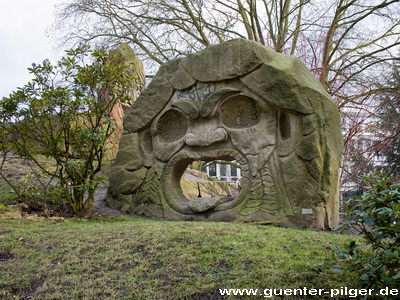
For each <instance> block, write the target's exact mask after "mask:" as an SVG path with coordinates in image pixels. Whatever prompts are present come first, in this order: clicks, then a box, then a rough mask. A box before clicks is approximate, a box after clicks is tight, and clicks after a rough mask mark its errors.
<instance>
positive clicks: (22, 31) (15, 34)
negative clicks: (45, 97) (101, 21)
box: [0, 0, 63, 98]
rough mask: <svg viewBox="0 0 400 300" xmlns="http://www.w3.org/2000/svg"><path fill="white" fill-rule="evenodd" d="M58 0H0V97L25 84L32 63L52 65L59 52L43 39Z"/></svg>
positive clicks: (48, 41)
mask: <svg viewBox="0 0 400 300" xmlns="http://www.w3.org/2000/svg"><path fill="white" fill-rule="evenodd" d="M60 2H63V1H62V0H0V4H1V5H0V98H2V97H4V96H8V95H9V94H10V93H11V92H12V91H14V90H16V88H17V87H21V86H23V85H25V84H26V83H28V81H29V80H30V79H31V76H30V74H29V72H28V70H27V68H29V67H30V66H31V65H32V63H33V62H35V63H41V62H42V61H43V60H44V59H46V58H48V59H50V60H51V61H52V62H55V60H57V59H58V58H60V57H61V56H62V55H63V53H60V51H59V52H57V51H55V50H54V48H55V46H56V42H55V41H54V40H52V39H51V38H49V37H47V34H46V29H47V28H48V27H49V26H51V25H52V24H53V21H54V16H53V13H54V6H55V4H57V3H60Z"/></svg>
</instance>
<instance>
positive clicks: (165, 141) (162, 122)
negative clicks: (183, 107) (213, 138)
mask: <svg viewBox="0 0 400 300" xmlns="http://www.w3.org/2000/svg"><path fill="white" fill-rule="evenodd" d="M188 129H189V121H188V119H187V118H186V116H185V115H184V114H182V113H181V112H179V111H177V110H174V109H171V110H168V111H167V112H165V113H163V114H162V115H161V117H160V118H159V119H157V120H156V121H155V122H154V124H153V126H152V134H153V148H154V155H155V157H156V158H158V159H159V160H160V161H162V162H167V161H168V160H169V159H170V157H171V156H172V155H174V154H175V153H176V152H177V151H179V149H181V148H182V146H183V145H184V140H185V136H186V133H187V131H188Z"/></svg>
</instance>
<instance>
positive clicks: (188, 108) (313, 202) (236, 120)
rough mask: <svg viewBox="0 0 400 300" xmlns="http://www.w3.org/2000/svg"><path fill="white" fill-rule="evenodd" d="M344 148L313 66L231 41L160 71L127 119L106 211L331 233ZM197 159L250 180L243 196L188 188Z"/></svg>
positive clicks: (211, 171)
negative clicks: (278, 226)
mask: <svg viewBox="0 0 400 300" xmlns="http://www.w3.org/2000/svg"><path fill="white" fill-rule="evenodd" d="M341 151H342V138H341V125H340V117H339V113H338V110H337V108H336V106H335V104H334V103H333V102H332V100H331V99H330V97H329V95H328V94H327V93H326V92H325V91H324V89H323V88H322V86H321V85H320V84H319V82H318V81H317V80H316V79H315V78H314V77H313V75H312V74H311V73H310V72H309V71H308V70H307V69H306V67H305V66H304V65H302V64H301V63H300V62H299V61H298V60H296V59H295V58H294V57H291V56H285V55H283V54H278V53H275V52H273V51H272V50H271V49H268V48H266V47H263V46H260V45H259V44H257V43H255V42H251V41H247V40H242V39H238V40H232V41H229V42H226V43H223V44H221V45H218V46H212V47H209V48H207V49H206V50H204V51H202V52H199V53H196V54H193V55H189V56H187V57H185V58H180V59H177V60H173V61H171V62H169V63H167V64H165V65H163V66H161V68H160V70H159V71H158V73H157V74H156V76H155V78H154V79H153V81H152V82H151V83H150V85H149V86H148V88H147V89H146V90H145V91H144V92H143V93H142V94H141V95H140V97H139V98H138V100H137V101H136V102H135V103H134V104H133V105H132V106H131V107H130V109H129V110H128V112H127V114H126V117H125V119H124V133H123V135H122V138H121V141H120V149H119V152H118V155H117V157H116V160H115V162H114V165H113V167H112V169H111V172H110V184H109V190H108V196H107V202H108V203H109V205H110V206H112V207H114V208H117V209H120V210H122V211H126V212H129V213H134V214H140V215H145V216H150V217H157V218H164V219H172V220H213V221H229V220H235V221H243V222H263V223H280V224H283V225H286V226H291V227H307V228H317V229H325V228H332V227H334V226H336V224H337V223H338V215H337V212H338V185H337V183H338V170H339V166H340V157H341ZM198 162H202V163H203V164H205V166H206V169H205V170H204V171H206V172H208V175H209V176H211V177H212V176H214V177H219V179H222V180H226V181H229V180H230V179H232V177H236V178H234V179H236V180H239V178H240V192H237V193H236V194H233V193H229V192H228V193H226V194H219V195H214V194H212V193H211V194H207V195H206V188H205V183H203V182H202V181H201V180H200V179H199V178H200V177H201V176H203V175H201V174H198V173H197V176H200V177H197V181H194V182H197V185H198V187H197V189H196V185H194V194H193V190H192V192H191V194H190V193H188V192H187V191H185V186H184V184H183V183H182V182H183V181H185V176H186V177H188V176H189V175H191V176H195V175H196V174H195V173H196V172H195V171H186V170H187V168H188V165H193V164H195V163H198ZM237 167H239V168H237ZM217 168H218V174H217ZM228 169H229V170H230V171H229V172H228V171H227V170H228ZM200 170H201V168H200ZM190 172H192V173H190ZM198 172H199V171H198ZM235 172H236V173H235ZM238 172H239V173H240V176H239V177H238ZM187 174H189V175H187ZM192 179H193V178H192ZM228 179H229V180H228ZM192 181H193V180H192ZM204 181H206V182H209V183H213V184H215V181H211V180H208V178H206V177H205V178H204ZM200 182H202V183H201V185H203V184H204V186H203V187H202V186H200ZM225 185H226V186H229V184H228V183H227V182H226V183H225ZM202 188H204V190H203V189H202ZM202 192H203V193H204V195H201V193H202ZM199 193H200V195H199ZM200 196H201V197H200ZM305 211H306V212H307V214H304V213H303V212H305Z"/></svg>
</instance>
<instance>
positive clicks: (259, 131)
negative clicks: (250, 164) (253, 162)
mask: <svg viewBox="0 0 400 300" xmlns="http://www.w3.org/2000/svg"><path fill="white" fill-rule="evenodd" d="M266 115H268V116H269V118H264V117H263V118H262V120H261V121H260V122H259V123H258V124H256V125H254V126H252V127H250V128H243V129H231V128H227V129H226V130H227V132H228V134H229V136H230V138H231V140H232V143H233V144H234V145H235V147H236V148H237V149H239V150H240V151H241V152H242V153H243V154H245V155H258V154H259V153H260V152H261V150H262V149H264V148H265V147H267V146H271V145H275V144H276V118H275V114H266Z"/></svg>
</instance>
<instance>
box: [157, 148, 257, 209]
mask: <svg viewBox="0 0 400 300" xmlns="http://www.w3.org/2000/svg"><path fill="white" fill-rule="evenodd" d="M196 160H203V161H213V160H225V161H231V160H236V161H237V162H238V163H239V164H240V168H241V172H242V181H241V183H242V186H241V191H240V193H239V195H238V196H237V197H236V198H234V199H233V200H232V201H229V202H224V203H221V204H218V205H217V206H216V207H214V208H213V209H212V210H208V211H206V212H195V211H193V210H192V209H191V208H190V206H189V201H190V200H189V199H187V198H186V197H185V196H184V195H183V192H182V189H181V186H180V179H181V176H182V175H183V173H184V172H185V170H186V168H187V166H188V165H189V164H190V163H192V162H193V161H196ZM250 174H251V172H250V165H249V163H248V161H247V159H246V157H245V156H244V155H242V154H241V153H240V152H239V151H237V150H236V149H234V148H213V149H200V150H198V151H193V149H187V148H183V149H182V150H180V151H179V152H177V153H176V154H175V155H174V156H173V157H172V158H171V159H170V160H169V162H168V163H167V164H166V166H165V168H164V172H163V174H162V177H161V180H162V181H163V185H164V191H163V192H164V196H165V200H166V202H167V203H168V205H169V206H170V207H171V208H172V209H174V210H175V211H177V212H179V213H182V214H186V215H194V214H201V213H209V212H211V211H212V212H217V211H224V210H229V209H232V208H234V207H236V206H238V205H239V204H240V203H242V202H243V200H244V199H245V196H246V194H247V193H248V191H249V190H250V182H251V175H250Z"/></svg>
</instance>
